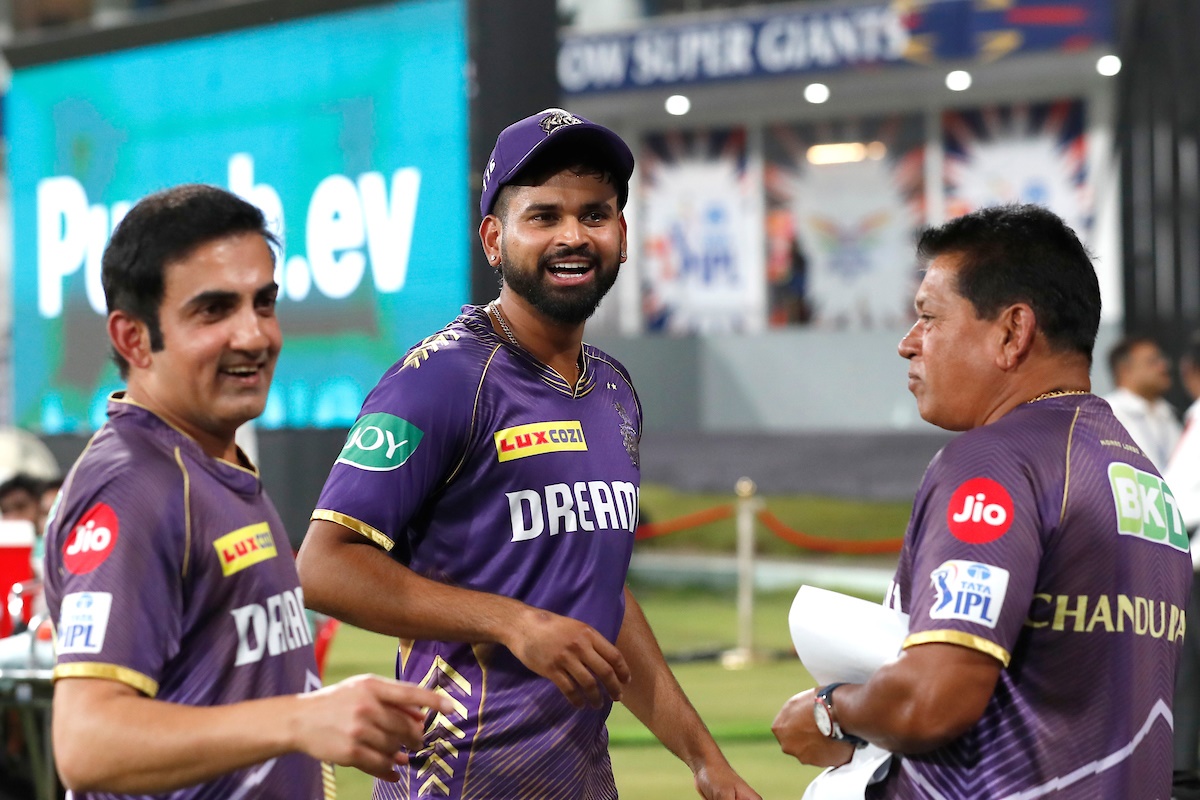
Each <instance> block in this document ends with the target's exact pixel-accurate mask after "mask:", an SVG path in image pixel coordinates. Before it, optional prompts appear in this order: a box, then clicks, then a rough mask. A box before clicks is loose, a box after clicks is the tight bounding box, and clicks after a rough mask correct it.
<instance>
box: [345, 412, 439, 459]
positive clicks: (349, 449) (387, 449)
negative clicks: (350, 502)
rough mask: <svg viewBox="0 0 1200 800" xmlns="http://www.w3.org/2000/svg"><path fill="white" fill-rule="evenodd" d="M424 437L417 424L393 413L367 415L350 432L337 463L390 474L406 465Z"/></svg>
mask: <svg viewBox="0 0 1200 800" xmlns="http://www.w3.org/2000/svg"><path fill="white" fill-rule="evenodd" d="M424 436H425V433H424V432H423V431H422V430H421V429H420V428H418V427H417V426H416V425H413V424H412V423H411V422H409V421H408V420H405V419H400V417H397V416H394V415H392V414H385V413H383V412H380V411H376V412H374V413H371V414H364V415H363V416H361V417H360V418H359V420H358V422H356V423H354V427H353V428H351V429H350V433H349V435H348V436H347V437H346V445H345V446H344V447H343V448H342V452H341V453H340V454H339V455H338V458H337V460H338V463H339V464H349V465H350V466H352V467H358V468H359V469H366V470H370V471H372V472H387V471H389V470H393V469H396V468H397V467H400V466H403V465H404V463H405V462H406V461H408V459H409V457H410V456H412V454H413V453H414V452H416V449H417V446H418V445H420V444H421V439H422V438H424Z"/></svg>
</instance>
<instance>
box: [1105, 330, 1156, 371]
mask: <svg viewBox="0 0 1200 800" xmlns="http://www.w3.org/2000/svg"><path fill="white" fill-rule="evenodd" d="M1143 344H1149V345H1153V346H1154V347H1159V344H1158V341H1157V340H1156V339H1155V338H1154V337H1153V336H1147V335H1145V334H1140V333H1132V334H1129V335H1127V336H1124V337H1122V338H1121V340H1120V341H1119V342H1117V343H1116V344H1114V345H1113V346H1112V349H1111V350H1109V351H1108V370H1109V372H1110V373H1111V374H1112V376H1113V379H1114V380H1115V379H1116V377H1117V370H1118V369H1120V368H1121V366H1122V365H1123V364H1124V363H1125V361H1126V360H1128V358H1129V355H1130V354H1131V353H1132V352H1133V350H1134V348H1136V347H1138V346H1139V345H1143ZM1159 349H1160V350H1161V349H1162V348H1160V347H1159Z"/></svg>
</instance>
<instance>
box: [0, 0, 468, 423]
mask: <svg viewBox="0 0 1200 800" xmlns="http://www.w3.org/2000/svg"><path fill="white" fill-rule="evenodd" d="M464 6H465V3H464V0H414V1H413V2H397V3H392V4H387V5H381V6H373V7H369V8H364V9H359V10H352V11H347V12H340V13H335V14H329V15H324V16H319V17H310V18H305V19H299V20H293V21H289V22H284V23H280V24H276V25H271V26H264V27H260V28H250V29H245V30H239V31H234V32H230V33H225V34H221V35H216V36H210V37H205V38H201V39H194V40H185V41H177V42H170V43H164V44H158V45H152V46H148V47H142V48H137V49H131V50H124V51H118V52H114V53H107V54H102V55H97V56H92V57H87V58H80V59H75V60H71V61H65V62H61V63H55V64H47V65H40V66H35V67H29V68H26V69H19V70H16V71H15V73H14V74H13V78H12V88H11V90H10V92H9V94H8V96H7V98H6V107H5V123H6V126H7V130H6V134H5V135H6V137H7V139H8V144H9V147H10V159H9V174H10V177H11V182H12V207H13V223H14V224H13V231H14V236H13V239H14V261H13V264H14V267H13V298H14V307H15V309H16V316H15V324H14V328H13V365H14V372H15V375H17V376H19V378H18V379H17V380H15V381H14V382H13V387H14V390H13V391H14V399H15V409H14V419H15V421H16V422H17V424H19V425H22V426H25V427H29V428H32V429H35V430H40V431H42V432H45V433H60V432H80V431H86V430H89V429H92V428H95V427H96V426H97V425H99V424H100V423H101V422H102V421H103V418H104V407H105V398H106V397H107V395H108V393H109V392H110V391H112V390H114V389H117V388H120V386H121V380H120V378H119V376H118V375H117V372H116V369H115V368H114V367H113V365H112V364H111V363H110V362H109V359H108V342H107V337H106V336H105V333H104V330H105V328H104V313H105V302H104V294H103V290H102V288H101V286H100V256H101V253H102V252H103V249H104V246H105V244H106V242H107V239H108V236H109V235H110V233H111V231H112V230H113V228H114V227H115V226H116V224H117V223H118V222H119V221H120V219H121V217H122V216H123V215H124V214H125V212H126V211H128V209H129V208H130V205H131V204H132V203H133V202H136V201H137V200H138V199H139V198H141V197H143V196H145V195H146V194H149V193H150V192H153V191H156V190H158V189H161V188H164V187H166V186H170V185H173V184H178V183H193V182H201V183H211V184H216V185H218V186H223V187H226V188H228V189H230V190H231V191H233V192H236V193H237V194H239V195H242V196H244V197H246V198H247V199H249V200H250V201H251V202H254V203H255V204H256V205H258V206H259V207H260V208H262V209H263V211H264V212H265V214H266V216H267V218H268V220H271V221H272V223H273V225H274V226H275V228H276V229H277V231H278V232H279V233H280V234H281V238H282V241H283V248H282V251H281V252H280V253H279V254H278V264H277V270H276V278H277V280H278V281H279V284H280V287H281V291H280V302H279V309H278V312H279V317H280V322H281V324H282V326H283V332H284V349H283V353H282V355H281V356H280V361H279V365H278V367H277V369H276V373H275V380H274V385H273V387H272V391H271V395H270V398H269V400H268V403H267V409H266V412H265V413H264V415H263V417H262V418H261V419H260V424H261V425H262V426H263V427H267V428H275V427H327V426H329V427H332V426H339V427H340V426H348V425H349V424H350V423H351V422H353V420H354V417H355V416H356V414H357V412H358V408H359V406H360V404H361V403H362V400H363V398H364V397H365V395H366V392H367V391H368V390H369V389H370V388H371V386H373V385H374V384H375V382H376V381H377V380H378V378H379V377H380V375H382V374H383V372H384V371H385V370H386V369H387V368H388V366H389V365H390V364H392V363H393V362H394V361H395V360H396V359H398V358H399V356H400V355H402V354H403V353H404V351H405V350H406V349H407V348H408V347H409V346H410V345H411V344H413V343H414V342H415V341H417V340H419V339H420V338H421V337H422V336H425V335H427V334H428V333H429V331H431V330H436V329H437V328H439V327H441V326H442V325H444V324H445V323H446V322H447V321H448V320H450V319H451V318H453V316H454V315H455V314H456V313H457V312H458V309H459V307H460V306H461V305H462V304H463V303H464V302H466V300H467V298H468V294H469V252H470V251H469V246H470V231H469V224H470V223H469V209H470V204H469V201H468V197H467V192H468V185H469V184H468V177H467V172H468V162H467V157H468V155H467V128H468V125H467V120H468V111H467V88H466V82H465V78H464V68H465V66H466V64H467V51H466V32H465V29H466V10H465V7H464Z"/></svg>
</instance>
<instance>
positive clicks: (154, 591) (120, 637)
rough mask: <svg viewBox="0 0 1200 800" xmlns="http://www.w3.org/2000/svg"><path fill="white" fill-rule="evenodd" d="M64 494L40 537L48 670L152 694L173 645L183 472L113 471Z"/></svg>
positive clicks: (178, 606)
mask: <svg viewBox="0 0 1200 800" xmlns="http://www.w3.org/2000/svg"><path fill="white" fill-rule="evenodd" d="M138 476H139V478H140V479H145V478H146V474H145V473H141V472H139V473H138ZM147 483H150V484H151V485H149V486H147V485H146V484H147ZM64 501H65V502H64V503H63V506H64V507H63V508H62V509H61V510H60V511H59V514H58V517H57V519H56V520H55V523H54V526H53V528H52V530H51V535H50V536H49V537H48V542H47V567H48V569H47V570H46V572H47V576H48V581H49V583H50V586H49V590H48V592H47V598H48V601H49V604H50V611H51V614H52V616H53V618H54V620H55V622H56V623H57V626H58V658H57V664H56V667H55V675H56V677H100V678H108V679H112V680H118V681H121V682H122V683H127V684H129V685H131V686H133V687H134V688H136V689H138V690H140V691H142V692H144V693H145V694H147V695H150V696H153V695H154V694H156V693H157V691H158V687H159V680H160V678H161V677H162V674H163V667H164V665H165V664H166V663H167V662H168V661H169V660H170V659H171V658H172V657H174V656H175V655H176V654H177V653H178V652H179V648H180V638H181V633H180V631H181V629H182V613H183V611H182V608H183V597H182V594H183V591H182V582H183V578H182V571H183V569H184V561H185V560H184V550H185V546H186V545H185V542H186V537H187V531H186V526H185V523H184V519H183V516H184V512H183V487H182V481H172V480H170V479H169V478H168V479H166V480H164V479H161V478H159V477H158V476H155V478H153V479H151V480H138V481H135V480H133V479H132V478H130V477H126V476H121V477H118V478H116V479H115V480H112V481H110V482H108V483H106V484H105V485H104V486H103V487H102V488H101V489H100V490H99V491H98V492H94V493H89V494H88V495H87V496H86V497H83V498H78V499H76V498H64Z"/></svg>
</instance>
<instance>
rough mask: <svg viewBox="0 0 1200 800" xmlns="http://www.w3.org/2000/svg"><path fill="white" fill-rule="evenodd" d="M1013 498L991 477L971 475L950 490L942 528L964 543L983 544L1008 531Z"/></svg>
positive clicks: (1010, 524) (1011, 515) (1011, 516)
mask: <svg viewBox="0 0 1200 800" xmlns="http://www.w3.org/2000/svg"><path fill="white" fill-rule="evenodd" d="M1012 518H1013V501H1012V497H1010V496H1009V494H1008V490H1006V489H1005V488H1004V487H1003V486H1001V485H1000V484H999V483H997V482H996V481H994V480H992V479H991V478H972V479H971V480H969V481H967V482H965V483H963V484H962V485H961V486H959V487H958V488H957V489H955V490H954V494H953V495H951V496H950V503H949V505H948V506H947V507H946V527H948V528H949V529H950V533H952V534H954V537H955V538H956V539H960V540H961V541H964V542H967V543H968V544H987V543H988V542H992V541H995V540H996V539H999V538H1000V537H1001V536H1003V535H1004V534H1006V533H1008V529H1009V528H1010V527H1011V526H1012Z"/></svg>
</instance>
